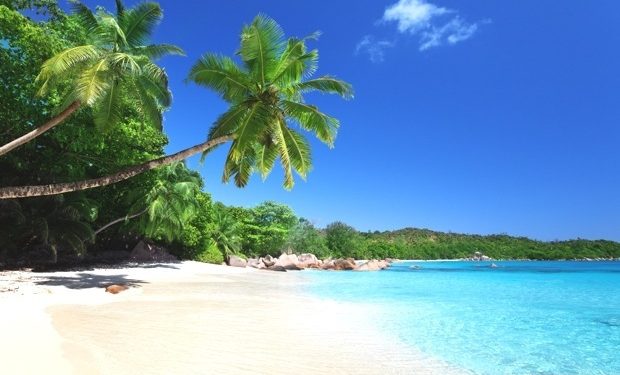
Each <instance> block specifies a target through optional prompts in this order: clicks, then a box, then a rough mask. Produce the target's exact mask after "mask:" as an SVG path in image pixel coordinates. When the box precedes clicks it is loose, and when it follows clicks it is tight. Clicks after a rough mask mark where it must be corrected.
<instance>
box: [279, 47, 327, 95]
mask: <svg viewBox="0 0 620 375" xmlns="http://www.w3.org/2000/svg"><path fill="white" fill-rule="evenodd" d="M318 58H319V54H318V51H317V50H312V51H310V52H307V51H306V45H305V41H304V39H295V38H291V39H289V41H288V45H287V48H286V50H285V51H284V53H282V55H281V56H280V59H279V61H278V65H277V68H276V71H275V74H274V77H273V81H274V82H277V83H279V84H282V85H284V86H286V85H288V84H291V83H293V82H299V81H300V80H301V79H302V78H303V77H306V76H310V75H312V74H314V72H315V71H316V69H317V66H318V65H317V64H318Z"/></svg>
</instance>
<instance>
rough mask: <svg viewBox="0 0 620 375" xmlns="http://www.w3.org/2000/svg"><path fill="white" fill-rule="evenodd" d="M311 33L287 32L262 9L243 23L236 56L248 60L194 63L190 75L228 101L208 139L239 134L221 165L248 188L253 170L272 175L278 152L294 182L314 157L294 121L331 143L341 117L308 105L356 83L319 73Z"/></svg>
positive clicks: (347, 92) (348, 92)
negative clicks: (311, 97)
mask: <svg viewBox="0 0 620 375" xmlns="http://www.w3.org/2000/svg"><path fill="white" fill-rule="evenodd" d="M317 37H318V33H315V34H312V35H310V36H309V37H306V38H303V39H298V38H289V39H285V38H284V33H283V32H282V29H281V28H280V26H279V25H278V24H277V23H276V22H275V21H274V20H272V19H270V18H268V17H265V16H262V15H259V16H257V17H256V18H255V19H254V21H253V22H252V23H251V24H250V25H247V26H245V27H244V28H243V31H242V33H241V46H240V49H239V56H240V57H241V60H242V61H243V65H242V66H239V65H237V64H236V63H235V61H233V60H232V59H230V58H228V57H225V56H220V55H217V54H206V55H204V56H203V57H202V58H201V59H200V61H198V63H196V64H195V65H194V67H193V68H192V70H191V72H190V76H189V79H190V80H192V81H194V82H195V83H197V84H199V85H202V86H205V87H208V88H210V89H212V90H214V91H216V92H217V93H219V94H220V95H221V96H222V98H223V99H224V100H226V101H228V102H229V103H230V109H229V110H228V111H227V112H225V113H224V114H223V115H221V116H220V117H219V118H218V119H217V121H216V122H215V124H214V126H213V128H212V129H211V131H210V133H209V138H210V139H216V138H217V137H220V136H224V135H232V134H234V135H235V139H234V140H233V142H232V145H231V147H230V149H229V151H228V156H227V158H226V162H225V165H224V174H223V178H222V179H223V181H225V182H227V181H228V180H229V179H230V178H231V177H232V178H234V181H235V184H236V185H237V186H240V187H242V186H245V185H246V184H247V183H248V180H249V178H250V175H251V173H252V172H253V171H254V170H255V169H256V170H258V171H259V172H260V173H261V174H262V176H263V178H265V177H267V175H268V174H269V172H270V171H271V170H272V169H273V165H274V163H275V161H276V159H277V158H278V157H279V158H280V162H281V164H282V167H283V168H284V175H285V179H284V187H285V188H286V189H291V188H292V187H293V185H294V180H293V171H295V172H297V173H298V174H299V175H300V176H301V177H302V178H305V177H306V175H307V173H308V172H309V171H310V168H311V165H312V162H311V158H310V146H309V144H308V142H307V140H306V138H305V137H304V136H303V135H302V134H301V133H300V132H299V131H298V130H297V129H295V128H294V127H293V126H291V125H292V124H297V125H299V127H300V128H301V129H303V130H305V131H309V132H312V133H314V134H315V135H316V136H317V137H318V139H319V140H321V141H322V142H324V143H326V144H327V145H329V146H330V147H333V144H334V140H335V138H336V132H337V130H338V126H339V122H338V120H337V119H335V118H333V117H331V116H329V115H327V114H325V113H323V112H321V111H320V110H319V109H318V108H317V107H316V106H313V105H310V104H307V103H306V102H305V101H304V98H303V94H304V93H307V92H311V91H319V92H322V93H335V94H338V95H341V96H342V97H344V98H350V97H352V95H353V91H352V88H351V86H350V85H349V84H348V83H346V82H344V81H341V80H338V79H336V78H334V77H331V76H323V77H319V78H315V79H308V80H306V78H308V77H310V76H312V75H313V74H314V73H315V72H316V70H317V67H318V66H317V64H318V57H319V54H318V51H317V50H316V49H315V50H310V51H308V49H307V48H306V41H307V40H310V39H316V38H317Z"/></svg>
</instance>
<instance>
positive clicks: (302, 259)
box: [298, 253, 319, 268]
mask: <svg viewBox="0 0 620 375" xmlns="http://www.w3.org/2000/svg"><path fill="white" fill-rule="evenodd" d="M298 261H299V263H298V266H300V267H307V268H316V267H317V266H318V265H319V260H318V258H317V257H316V256H315V255H314V254H310V253H307V254H301V255H300V256H299V257H298Z"/></svg>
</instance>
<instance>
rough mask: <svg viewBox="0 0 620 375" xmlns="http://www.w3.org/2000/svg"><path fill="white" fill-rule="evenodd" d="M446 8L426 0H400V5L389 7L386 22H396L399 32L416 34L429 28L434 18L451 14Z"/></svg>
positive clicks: (384, 16) (386, 11)
mask: <svg viewBox="0 0 620 375" xmlns="http://www.w3.org/2000/svg"><path fill="white" fill-rule="evenodd" d="M451 12H452V11H451V10H449V9H446V8H440V7H438V6H436V5H433V4H430V3H427V2H425V1H424V0H399V1H398V3H396V4H394V5H392V6H389V7H388V8H387V9H386V10H385V13H383V20H384V21H388V22H389V21H396V22H397V23H398V31H400V32H401V33H404V32H406V31H408V32H410V33H415V32H417V31H419V30H422V29H425V28H428V27H429V26H430V25H431V20H432V19H433V18H434V17H437V16H441V15H444V14H446V13H451Z"/></svg>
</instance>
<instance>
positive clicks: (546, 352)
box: [308, 262, 620, 375]
mask: <svg viewBox="0 0 620 375" xmlns="http://www.w3.org/2000/svg"><path fill="white" fill-rule="evenodd" d="M495 264H496V265H497V266H498V267H497V268H491V267H490V265H491V263H488V262H403V263H395V264H393V267H392V268H391V269H390V270H387V271H381V272H320V271H317V272H310V273H308V275H309V277H310V278H311V279H312V283H310V284H309V288H310V292H311V293H315V294H316V295H318V296H321V297H322V298H330V299H336V300H342V301H349V302H364V303H372V304H375V305H376V306H378V311H379V314H380V316H379V317H378V319H377V324H378V325H379V326H380V328H381V329H382V330H384V331H385V332H387V333H388V334H391V335H394V336H396V337H398V338H399V339H401V340H402V341H404V342H405V343H407V344H410V345H412V346H415V347H416V348H418V349H420V350H422V351H424V352H425V353H427V354H429V355H432V356H435V357H438V358H441V359H443V360H445V361H447V362H450V363H452V364H454V365H456V366H458V367H461V368H465V369H468V370H470V371H473V372H475V373H477V374H566V375H568V374H620V262H495ZM412 266H417V267H420V268H419V269H414V268H411V267H412Z"/></svg>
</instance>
